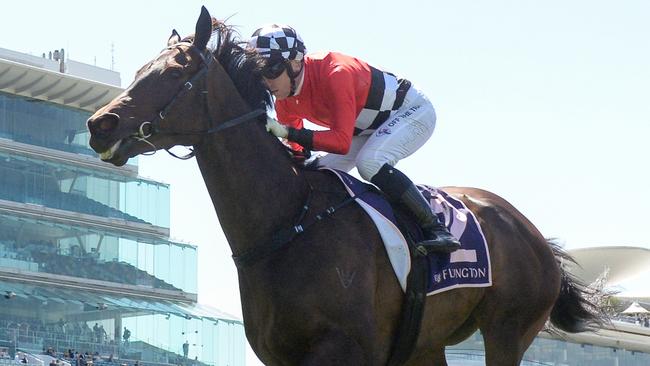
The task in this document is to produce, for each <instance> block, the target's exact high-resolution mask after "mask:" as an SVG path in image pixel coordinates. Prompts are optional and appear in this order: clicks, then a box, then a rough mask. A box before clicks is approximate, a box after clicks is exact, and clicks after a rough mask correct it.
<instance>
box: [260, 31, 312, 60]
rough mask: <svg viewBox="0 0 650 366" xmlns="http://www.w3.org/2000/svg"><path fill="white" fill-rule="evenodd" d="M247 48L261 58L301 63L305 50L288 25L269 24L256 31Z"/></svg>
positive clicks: (298, 37)
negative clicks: (252, 49) (253, 50)
mask: <svg viewBox="0 0 650 366" xmlns="http://www.w3.org/2000/svg"><path fill="white" fill-rule="evenodd" d="M248 46H249V47H251V48H254V49H255V50H257V53H258V54H260V55H261V56H262V57H268V58H280V57H282V58H284V59H286V60H296V61H301V60H302V58H303V57H304V56H305V52H306V51H307V49H306V48H305V43H304V42H303V41H302V38H300V36H299V35H298V33H297V32H296V30H295V29H293V28H291V27H289V26H288V25H281V24H280V25H278V24H269V25H265V26H263V27H262V28H260V29H258V30H256V31H255V32H254V33H253V35H252V36H251V38H250V39H249V40H248Z"/></svg>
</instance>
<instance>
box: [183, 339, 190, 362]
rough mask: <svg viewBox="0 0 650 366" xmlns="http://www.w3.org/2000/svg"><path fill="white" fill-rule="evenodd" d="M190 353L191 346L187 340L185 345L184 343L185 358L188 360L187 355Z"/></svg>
mask: <svg viewBox="0 0 650 366" xmlns="http://www.w3.org/2000/svg"><path fill="white" fill-rule="evenodd" d="M189 352H190V344H189V342H188V341H187V340H186V341H185V343H183V357H185V358H187V354H188V353H189Z"/></svg>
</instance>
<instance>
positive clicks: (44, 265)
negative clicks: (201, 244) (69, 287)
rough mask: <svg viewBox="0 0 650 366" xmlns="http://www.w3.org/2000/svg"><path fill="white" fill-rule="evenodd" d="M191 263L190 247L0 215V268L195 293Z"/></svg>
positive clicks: (193, 263)
mask: <svg viewBox="0 0 650 366" xmlns="http://www.w3.org/2000/svg"><path fill="white" fill-rule="evenodd" d="M25 233H28V235H25ZM196 265H197V254H196V247H194V246H191V245H186V244H179V243H174V242H170V241H165V240H161V239H157V240H155V239H138V238H135V237H124V236H123V235H121V233H120V231H119V230H115V231H113V232H111V231H108V230H106V231H100V230H97V229H88V228H86V227H84V226H82V225H70V224H61V223H52V222H48V221H45V220H38V219H33V218H27V217H22V216H16V215H8V214H2V213H0V267H3V266H4V267H12V268H17V269H22V270H27V271H32V272H42V273H51V274H58V275H65V276H74V277H81V278H88V279H94V280H101V281H109V282H115V283H120V284H128V285H137V286H145V287H149V288H160V289H166V290H176V291H179V290H182V291H185V292H188V293H196V291H197V278H196V273H197V267H196ZM172 269H173V270H172Z"/></svg>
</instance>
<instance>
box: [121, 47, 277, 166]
mask: <svg viewBox="0 0 650 366" xmlns="http://www.w3.org/2000/svg"><path fill="white" fill-rule="evenodd" d="M175 46H176V45H172V46H169V47H167V48H166V49H167V50H169V49H171V48H172V47H175ZM189 50H196V51H197V53H198V55H199V56H200V57H201V68H200V69H199V71H197V73H196V74H194V76H192V77H191V78H190V79H189V80H188V81H186V82H185V83H184V84H183V87H182V88H181V89H180V90H179V91H178V92H177V93H176V94H175V95H174V96H173V97H172V98H171V100H170V101H169V102H167V104H165V106H164V107H163V108H162V109H161V110H160V111H159V112H158V113H157V114H156V116H155V117H154V118H153V119H151V121H144V122H142V123H141V124H140V127H138V132H136V133H135V134H133V135H132V136H131V137H132V138H134V139H136V140H137V141H142V142H144V143H146V144H149V145H150V146H151V147H153V149H154V150H153V152H151V153H149V154H144V155H153V154H155V153H156V151H157V150H158V148H156V146H155V145H154V144H153V143H152V142H151V141H149V140H148V139H149V138H150V137H151V136H153V135H154V134H166V135H209V134H213V133H217V132H220V131H223V130H225V129H227V128H230V127H234V126H237V125H239V124H241V123H243V122H246V121H249V120H252V119H253V118H255V117H258V116H261V115H263V114H265V113H266V110H264V109H262V108H258V109H255V110H252V111H250V112H248V113H245V114H243V115H241V116H238V117H235V118H232V119H229V120H227V121H225V122H222V123H219V125H217V124H216V123H215V122H214V120H213V119H212V116H211V115H210V113H207V116H208V128H206V129H203V130H199V131H177V130H173V129H168V128H163V127H162V126H161V122H162V121H163V120H164V119H165V118H166V117H167V114H168V113H169V111H170V110H171V109H172V107H173V106H174V104H175V103H176V102H177V101H179V100H180V99H182V98H183V97H185V96H186V95H187V94H189V92H190V91H191V90H192V88H194V85H195V84H197V82H199V81H200V80H201V79H202V78H204V77H205V76H207V73H208V69H209V68H210V65H211V64H212V63H213V62H216V60H215V57H214V55H213V54H212V52H211V51H210V50H209V49H206V50H205V51H204V52H201V51H200V50H199V49H198V48H197V47H196V46H194V45H193V44H190V48H189ZM201 93H203V95H204V96H205V97H206V98H205V99H204V101H203V104H204V106H205V108H206V109H207V108H208V101H207V90H203V91H201ZM145 130H147V131H145ZM165 151H167V153H169V155H171V156H173V157H175V158H177V159H181V160H187V159H190V158H192V157H193V156H194V155H195V152H194V149H191V148H190V153H188V154H187V155H184V156H178V155H176V154H174V153H173V152H171V151H170V150H169V149H165Z"/></svg>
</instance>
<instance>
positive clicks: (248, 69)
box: [183, 18, 321, 171]
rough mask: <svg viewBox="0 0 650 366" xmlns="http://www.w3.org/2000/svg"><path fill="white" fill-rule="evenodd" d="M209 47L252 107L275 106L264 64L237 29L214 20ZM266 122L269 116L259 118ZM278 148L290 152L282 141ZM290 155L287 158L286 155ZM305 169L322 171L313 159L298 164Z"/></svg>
mask: <svg viewBox="0 0 650 366" xmlns="http://www.w3.org/2000/svg"><path fill="white" fill-rule="evenodd" d="M193 39H194V35H193V34H192V35H190V36H187V37H185V38H184V39H183V41H190V42H191V41H192V40H193ZM209 45H210V46H212V47H211V48H210V49H211V50H212V54H213V55H214V57H215V58H216V59H217V61H219V63H220V64H221V66H222V67H223V68H224V69H225V70H226V73H227V74H228V76H229V77H230V79H231V80H232V81H233V83H234V84H235V87H236V88H237V91H238V92H239V94H240V95H241V97H242V98H244V100H245V101H246V102H247V103H248V105H249V106H250V107H251V108H263V109H267V108H268V107H271V106H272V105H273V99H272V98H271V94H270V93H269V91H268V89H267V88H266V85H265V84H264V80H263V79H262V74H261V72H260V70H261V62H262V59H261V58H260V57H258V56H257V55H256V54H255V52H254V51H251V50H248V49H247V48H246V42H245V41H242V40H241V39H240V36H239V33H238V32H237V30H236V29H235V28H234V26H231V25H227V24H225V23H224V22H222V21H219V20H217V19H215V18H212V37H211V39H210V42H209ZM260 120H264V121H266V115H263V116H261V117H260ZM278 146H279V147H281V148H282V149H284V150H287V148H286V146H285V145H284V144H282V143H280V142H279V140H278ZM287 156H288V155H287ZM296 165H297V167H298V168H301V169H303V170H311V171H317V170H318V168H320V166H321V165H320V162H319V159H313V160H311V161H309V162H307V163H306V164H296Z"/></svg>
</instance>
